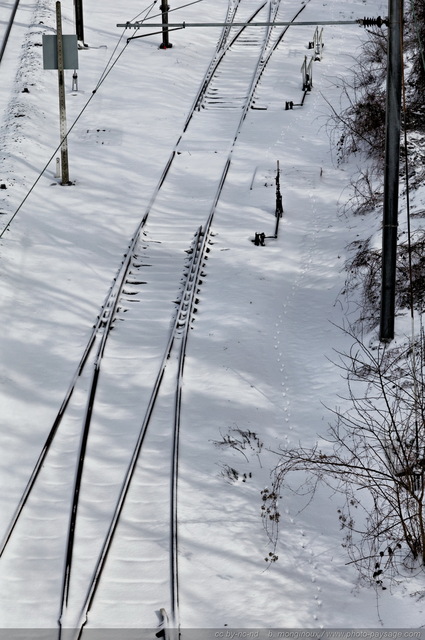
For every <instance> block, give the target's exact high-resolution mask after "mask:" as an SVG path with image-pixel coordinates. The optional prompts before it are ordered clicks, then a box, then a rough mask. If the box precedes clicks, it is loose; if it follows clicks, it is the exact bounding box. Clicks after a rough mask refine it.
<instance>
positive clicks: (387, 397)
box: [268, 334, 425, 588]
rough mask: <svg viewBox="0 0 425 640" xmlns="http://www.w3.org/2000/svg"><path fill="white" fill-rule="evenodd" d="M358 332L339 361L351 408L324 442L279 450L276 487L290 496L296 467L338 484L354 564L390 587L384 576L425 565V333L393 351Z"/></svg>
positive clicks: (337, 415) (339, 415)
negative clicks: (369, 343)
mask: <svg viewBox="0 0 425 640" xmlns="http://www.w3.org/2000/svg"><path fill="white" fill-rule="evenodd" d="M350 335H351V337H352V338H353V340H354V344H353V347H352V349H351V351H350V352H349V353H348V354H342V353H339V354H338V356H339V361H338V363H337V364H338V366H340V367H341V369H342V370H343V371H344V374H345V376H346V379H347V388H348V395H347V398H345V400H347V401H348V406H349V408H348V409H347V410H346V411H344V412H342V411H340V410H335V411H333V415H334V419H335V420H334V423H333V424H331V426H330V427H329V430H328V433H327V435H326V438H324V441H325V445H324V446H323V447H319V446H318V445H317V444H316V445H314V446H313V447H304V446H302V445H299V446H297V447H293V448H287V449H280V450H279V451H276V454H277V455H278V457H279V460H278V464H277V465H276V468H275V469H274V472H273V477H272V485H271V488H270V489H269V492H268V493H269V495H271V496H274V497H276V496H279V495H280V494H282V493H283V492H284V491H285V489H286V488H287V487H288V486H289V482H290V477H291V475H292V474H293V473H294V472H304V474H306V478H307V480H309V481H310V490H311V491H312V492H313V493H314V490H315V487H316V486H317V483H324V484H327V485H329V486H330V487H332V489H333V490H334V491H336V492H337V493H339V494H340V495H341V496H342V498H343V500H344V506H342V507H341V508H340V509H339V510H338V518H339V521H340V524H341V528H342V529H343V530H344V533H345V538H344V547H345V548H346V550H347V553H348V556H349V558H350V561H349V562H350V563H353V564H355V566H356V567H357V569H358V570H359V572H360V574H361V576H362V577H363V578H365V579H367V580H368V581H369V582H371V583H373V584H375V585H377V586H379V587H382V588H385V587H384V579H385V580H387V581H389V582H391V580H394V579H397V577H398V576H399V575H400V572H402V571H403V570H404V569H405V568H408V567H410V568H411V567H413V566H423V565H425V522H424V507H425V504H424V496H425V444H424V443H425V385H424V380H423V369H424V364H425V358H424V349H423V342H424V341H423V335H422V336H421V338H420V340H419V341H418V343H417V344H416V345H414V347H415V348H414V349H411V348H409V350H408V351H407V352H406V351H400V350H392V351H391V350H390V349H389V348H388V347H387V346H377V347H375V348H368V347H366V346H365V345H364V344H363V343H362V342H360V341H359V340H357V339H356V338H355V336H354V335H353V334H350ZM305 490H306V485H303V491H304V492H305ZM269 531H270V530H269ZM271 533H272V532H271ZM276 542H277V540H276Z"/></svg>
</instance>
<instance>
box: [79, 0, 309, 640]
mask: <svg viewBox="0 0 425 640" xmlns="http://www.w3.org/2000/svg"><path fill="white" fill-rule="evenodd" d="M263 6H264V5H263ZM303 8H304V6H303V7H302V9H303ZM302 9H301V10H299V11H298V12H297V13H296V15H295V16H294V18H293V20H295V19H296V17H297V16H298V15H299V13H300V12H301V11H302ZM271 26H275V25H274V23H271V25H270V27H269V28H268V32H267V35H266V37H265V38H264V39H263V46H262V48H261V52H260V53H259V56H258V62H257V65H256V67H255V70H254V73H253V76H252V80H251V83H250V89H249V92H248V95H247V98H246V102H245V107H244V109H243V112H242V115H241V118H240V120H239V123H238V126H237V130H236V134H235V136H234V139H233V143H232V147H231V149H230V151H229V154H228V157H227V160H226V163H225V166H224V169H223V171H222V173H221V176H220V180H219V184H218V188H217V190H216V193H215V197H214V199H213V203H212V206H211V209H210V213H209V215H208V219H207V221H206V224H205V227H204V229H202V227H201V228H199V229H198V232H197V242H198V241H199V239H200V237H201V235H202V236H203V241H202V251H197V252H196V251H195V252H194V257H193V258H192V262H191V267H190V268H189V273H188V277H187V279H186V285H185V289H184V291H183V293H182V296H181V300H180V304H179V309H178V312H177V314H176V318H175V321H174V324H173V327H172V330H171V332H170V336H169V340H168V343H167V346H166V349H165V352H164V355H163V359H162V362H161V365H160V367H159V370H158V373H157V376H156V380H155V383H154V386H153V390H152V393H151V396H150V399H149V403H148V407H147V410H146V412H145V416H144V419H143V422H142V425H141V428H140V431H139V436H138V440H137V443H136V446H135V448H134V450H133V454H132V457H131V460H130V463H129V466H128V468H127V472H126V475H125V478H124V481H123V483H122V486H121V490H120V494H119V496H118V500H117V503H116V507H115V510H114V513H113V516H112V519H111V522H110V525H109V528H108V531H107V534H106V537H105V539H104V542H103V546H102V549H101V552H100V554H99V556H98V559H97V563H96V566H95V569H94V572H93V574H92V578H91V580H90V584H89V587H88V590H87V593H86V597H85V600H84V603H83V606H82V608H81V611H80V615H79V618H78V625H77V629H76V631H77V633H78V636H77V638H78V640H80V638H81V635H82V633H83V629H84V627H85V625H86V624H87V622H88V615H89V613H90V610H91V607H92V604H93V602H94V598H95V596H96V592H97V589H98V586H99V582H100V579H101V576H102V573H103V570H104V567H105V565H106V561H107V558H108V554H109V552H110V549H111V546H112V542H113V539H114V536H115V533H116V530H117V527H118V523H119V520H120V517H121V514H122V511H123V508H124V504H125V500H126V497H127V494H128V491H129V489H130V485H131V482H132V478H133V476H134V472H135V469H136V465H137V462H138V459H139V456H140V452H141V449H142V445H143V441H144V438H145V435H146V432H147V429H148V426H149V423H150V420H151V418H152V415H153V411H154V407H155V404H156V400H157V398H158V394H159V389H160V386H161V383H162V380H163V377H164V374H165V370H166V366H167V363H168V361H169V359H170V355H171V352H172V349H173V345H174V342H175V339H176V337H177V332H178V331H179V330H180V327H181V326H184V333H183V337H182V346H181V348H180V351H179V356H178V376H177V380H176V396H175V403H176V404H175V424H174V435H173V461H172V465H173V467H172V474H171V476H170V478H171V483H172V489H171V502H170V510H171V520H170V522H171V532H170V536H171V546H170V551H171V557H170V571H171V575H170V589H171V624H172V625H175V626H177V627H179V621H178V605H179V594H178V549H177V547H178V528H177V525H178V516H177V486H178V452H179V437H180V421H181V404H182V379H183V371H184V361H185V355H186V346H187V341H188V332H189V328H190V318H191V314H192V310H193V306H194V295H195V293H196V290H197V284H198V282H199V273H200V268H201V266H202V262H203V257H204V255H205V248H206V242H207V238H208V237H209V233H210V229H211V225H212V221H213V218H214V214H215V211H216V208H217V204H218V201H219V198H220V196H221V193H222V190H223V187H224V184H225V181H226V178H227V174H228V171H229V169H230V165H231V159H232V154H233V150H234V147H235V144H236V141H237V139H238V137H239V134H240V131H241V128H242V124H243V121H244V119H245V117H246V114H247V112H248V110H249V107H250V104H251V102H252V99H253V96H254V92H255V87H256V85H257V81H258V78H257V76H258V74H259V73H262V71H263V68H262V66H261V60H262V57H263V55H264V49H265V47H266V46H267V42H268V36H269V32H270V28H271ZM181 138H182V136H181V137H180V138H179V140H178V142H177V145H178V144H179V142H180V140H181ZM177 145H176V148H177ZM176 148H175V149H176ZM175 152H176V151H175V150H174V151H173V153H172V154H171V157H170V159H169V161H168V163H167V165H166V169H165V170H164V173H163V176H162V180H161V182H160V184H159V185H158V187H157V189H156V191H155V194H154V196H153V198H152V200H151V203H150V207H151V206H152V205H153V202H154V200H155V199H156V197H157V195H158V192H159V190H160V188H161V186H162V184H163V182H164V180H165V178H166V175H167V173H168V171H169V169H170V166H171V163H172V160H173V158H174V155H175ZM146 215H147V214H146ZM198 255H199V256H200V257H201V259H199V260H198V261H197V262H196V263H194V258H195V257H197V256H198ZM194 265H196V275H195V276H194V277H192V278H190V277H189V276H190V274H191V272H192V271H193V266H194ZM193 283H194V284H193ZM189 290H190V291H191V293H189Z"/></svg>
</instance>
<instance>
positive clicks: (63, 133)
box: [56, 2, 69, 184]
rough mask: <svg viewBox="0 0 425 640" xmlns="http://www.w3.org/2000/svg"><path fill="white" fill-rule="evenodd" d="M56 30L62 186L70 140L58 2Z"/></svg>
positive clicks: (66, 181)
mask: <svg viewBox="0 0 425 640" xmlns="http://www.w3.org/2000/svg"><path fill="white" fill-rule="evenodd" d="M56 30H57V49H58V84H59V120H60V139H61V142H62V143H61V166H62V184H69V163H68V140H67V127H66V105H65V73H64V62H63V41H62V14H61V3H60V2H56Z"/></svg>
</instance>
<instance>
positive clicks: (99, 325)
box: [0, 215, 147, 558]
mask: <svg viewBox="0 0 425 640" xmlns="http://www.w3.org/2000/svg"><path fill="white" fill-rule="evenodd" d="M146 219H147V216H146V215H145V216H144V217H143V219H142V221H141V223H140V224H139V225H138V228H137V230H136V232H135V234H134V236H133V237H132V239H131V241H130V244H129V245H128V248H127V251H126V253H125V254H124V256H123V261H122V263H121V265H120V266H119V268H118V270H117V273H116V275H115V277H114V279H113V280H112V283H111V285H110V288H109V290H108V292H107V294H106V297H105V299H104V302H103V303H102V305H101V307H100V311H99V313H98V316H97V320H96V323H95V324H94V326H93V329H92V331H91V333H90V335H89V338H88V341H87V344H86V346H85V348H84V352H83V355H82V356H81V359H80V361H79V363H78V365H77V368H76V370H75V372H74V374H73V376H72V379H71V382H70V384H69V386H68V389H67V391H66V393H65V396H64V398H63V400H62V403H61V405H60V407H59V410H58V412H57V414H56V417H55V419H54V421H53V424H52V426H51V428H50V431H49V433H48V436H47V438H46V440H45V442H44V445H43V447H42V449H41V452H40V454H39V456H38V458H37V461H36V463H35V465H34V467H33V470H32V472H31V475H30V477H29V479H28V481H27V484H26V486H25V489H24V491H23V493H22V495H21V498H20V500H19V502H18V505H17V507H16V509H15V511H14V514H13V516H12V518H11V520H10V522H9V525H8V527H7V529H6V532H5V534H4V535H3V539H2V542H1V544H0V558H1V556H2V555H3V553H4V551H5V549H6V547H7V544H8V542H9V540H10V538H11V536H12V533H13V531H14V529H15V527H16V525H17V523H18V520H19V517H20V515H21V513H22V510H23V509H24V507H25V505H26V503H27V501H28V498H29V496H30V494H31V491H32V489H33V487H34V485H35V482H36V480H37V478H38V475H39V473H40V471H41V469H42V467H43V464H44V462H45V460H46V457H47V454H48V453H49V450H50V447H51V445H52V443H53V440H54V438H55V436H56V433H57V431H58V429H59V426H60V424H61V422H62V419H63V417H64V415H65V412H66V409H67V407H68V405H69V402H70V400H71V398H72V395H73V393H74V391H75V388H76V385H77V382H78V379H79V378H80V376H81V375H82V373H83V371H84V367H85V365H86V362H87V359H88V357H89V355H90V352H91V350H92V348H93V345H94V343H95V341H96V339H97V337H98V335H99V333H100V332H101V331H103V326H104V322H105V320H104V314H105V311H106V309H107V308H108V307H109V306H110V303H111V300H112V298H113V296H114V292H115V288H116V286H117V281H118V280H119V276H120V273H121V271H122V269H123V266H124V265H125V263H126V260H127V257H128V255H130V254H131V251H132V247H133V246H135V243H136V242H137V239H138V237H139V235H140V233H141V230H142V228H143V226H144V225H145V223H146Z"/></svg>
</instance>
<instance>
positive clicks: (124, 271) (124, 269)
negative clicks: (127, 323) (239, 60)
mask: <svg viewBox="0 0 425 640" xmlns="http://www.w3.org/2000/svg"><path fill="white" fill-rule="evenodd" d="M145 222H146V215H145V216H144V218H143V220H142V222H141V223H140V225H139V227H138V230H137V232H136V233H135V234H134V236H133V239H132V242H131V244H130V246H129V250H128V251H127V254H126V257H125V260H124V261H123V263H122V265H121V269H120V274H119V280H117V283H116V286H115V287H114V292H113V295H112V293H111V298H112V304H111V306H110V309H109V313H108V317H107V319H106V321H105V320H104V322H103V333H102V336H101V340H100V343H99V346H98V350H97V353H96V358H95V362H94V368H93V373H92V378H91V382H90V388H89V393H88V402H87V406H86V409H85V413H84V419H83V431H82V436H81V441H80V449H79V454H78V462H77V468H76V473H75V480H74V489H73V494H72V508H71V514H70V520H69V524H68V539H67V544H66V558H65V568H64V573H63V581H62V596H61V605H60V614H59V619H58V624H59V629H61V628H62V617H63V614H64V612H65V609H66V607H67V606H68V595H69V586H70V581H71V570H72V558H73V552H74V540H75V529H76V524H77V514H78V505H79V498H80V492H81V481H82V476H83V469H84V462H85V455H86V449H87V442H88V437H89V432H90V425H91V420H92V416H93V408H94V402H95V398H96V391H97V386H98V380H99V375H100V368H101V363H102V358H103V355H104V352H105V347H106V343H107V340H108V337H109V333H110V331H111V328H112V324H113V322H114V320H115V316H116V310H117V306H118V304H119V301H120V297H121V295H122V292H123V289H124V287H125V284H126V282H127V279H128V272H129V269H130V266H131V263H132V260H133V258H134V251H135V247H136V245H137V243H138V241H139V238H140V233H141V230H142V228H143V226H144V224H145ZM115 291H116V293H115Z"/></svg>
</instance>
